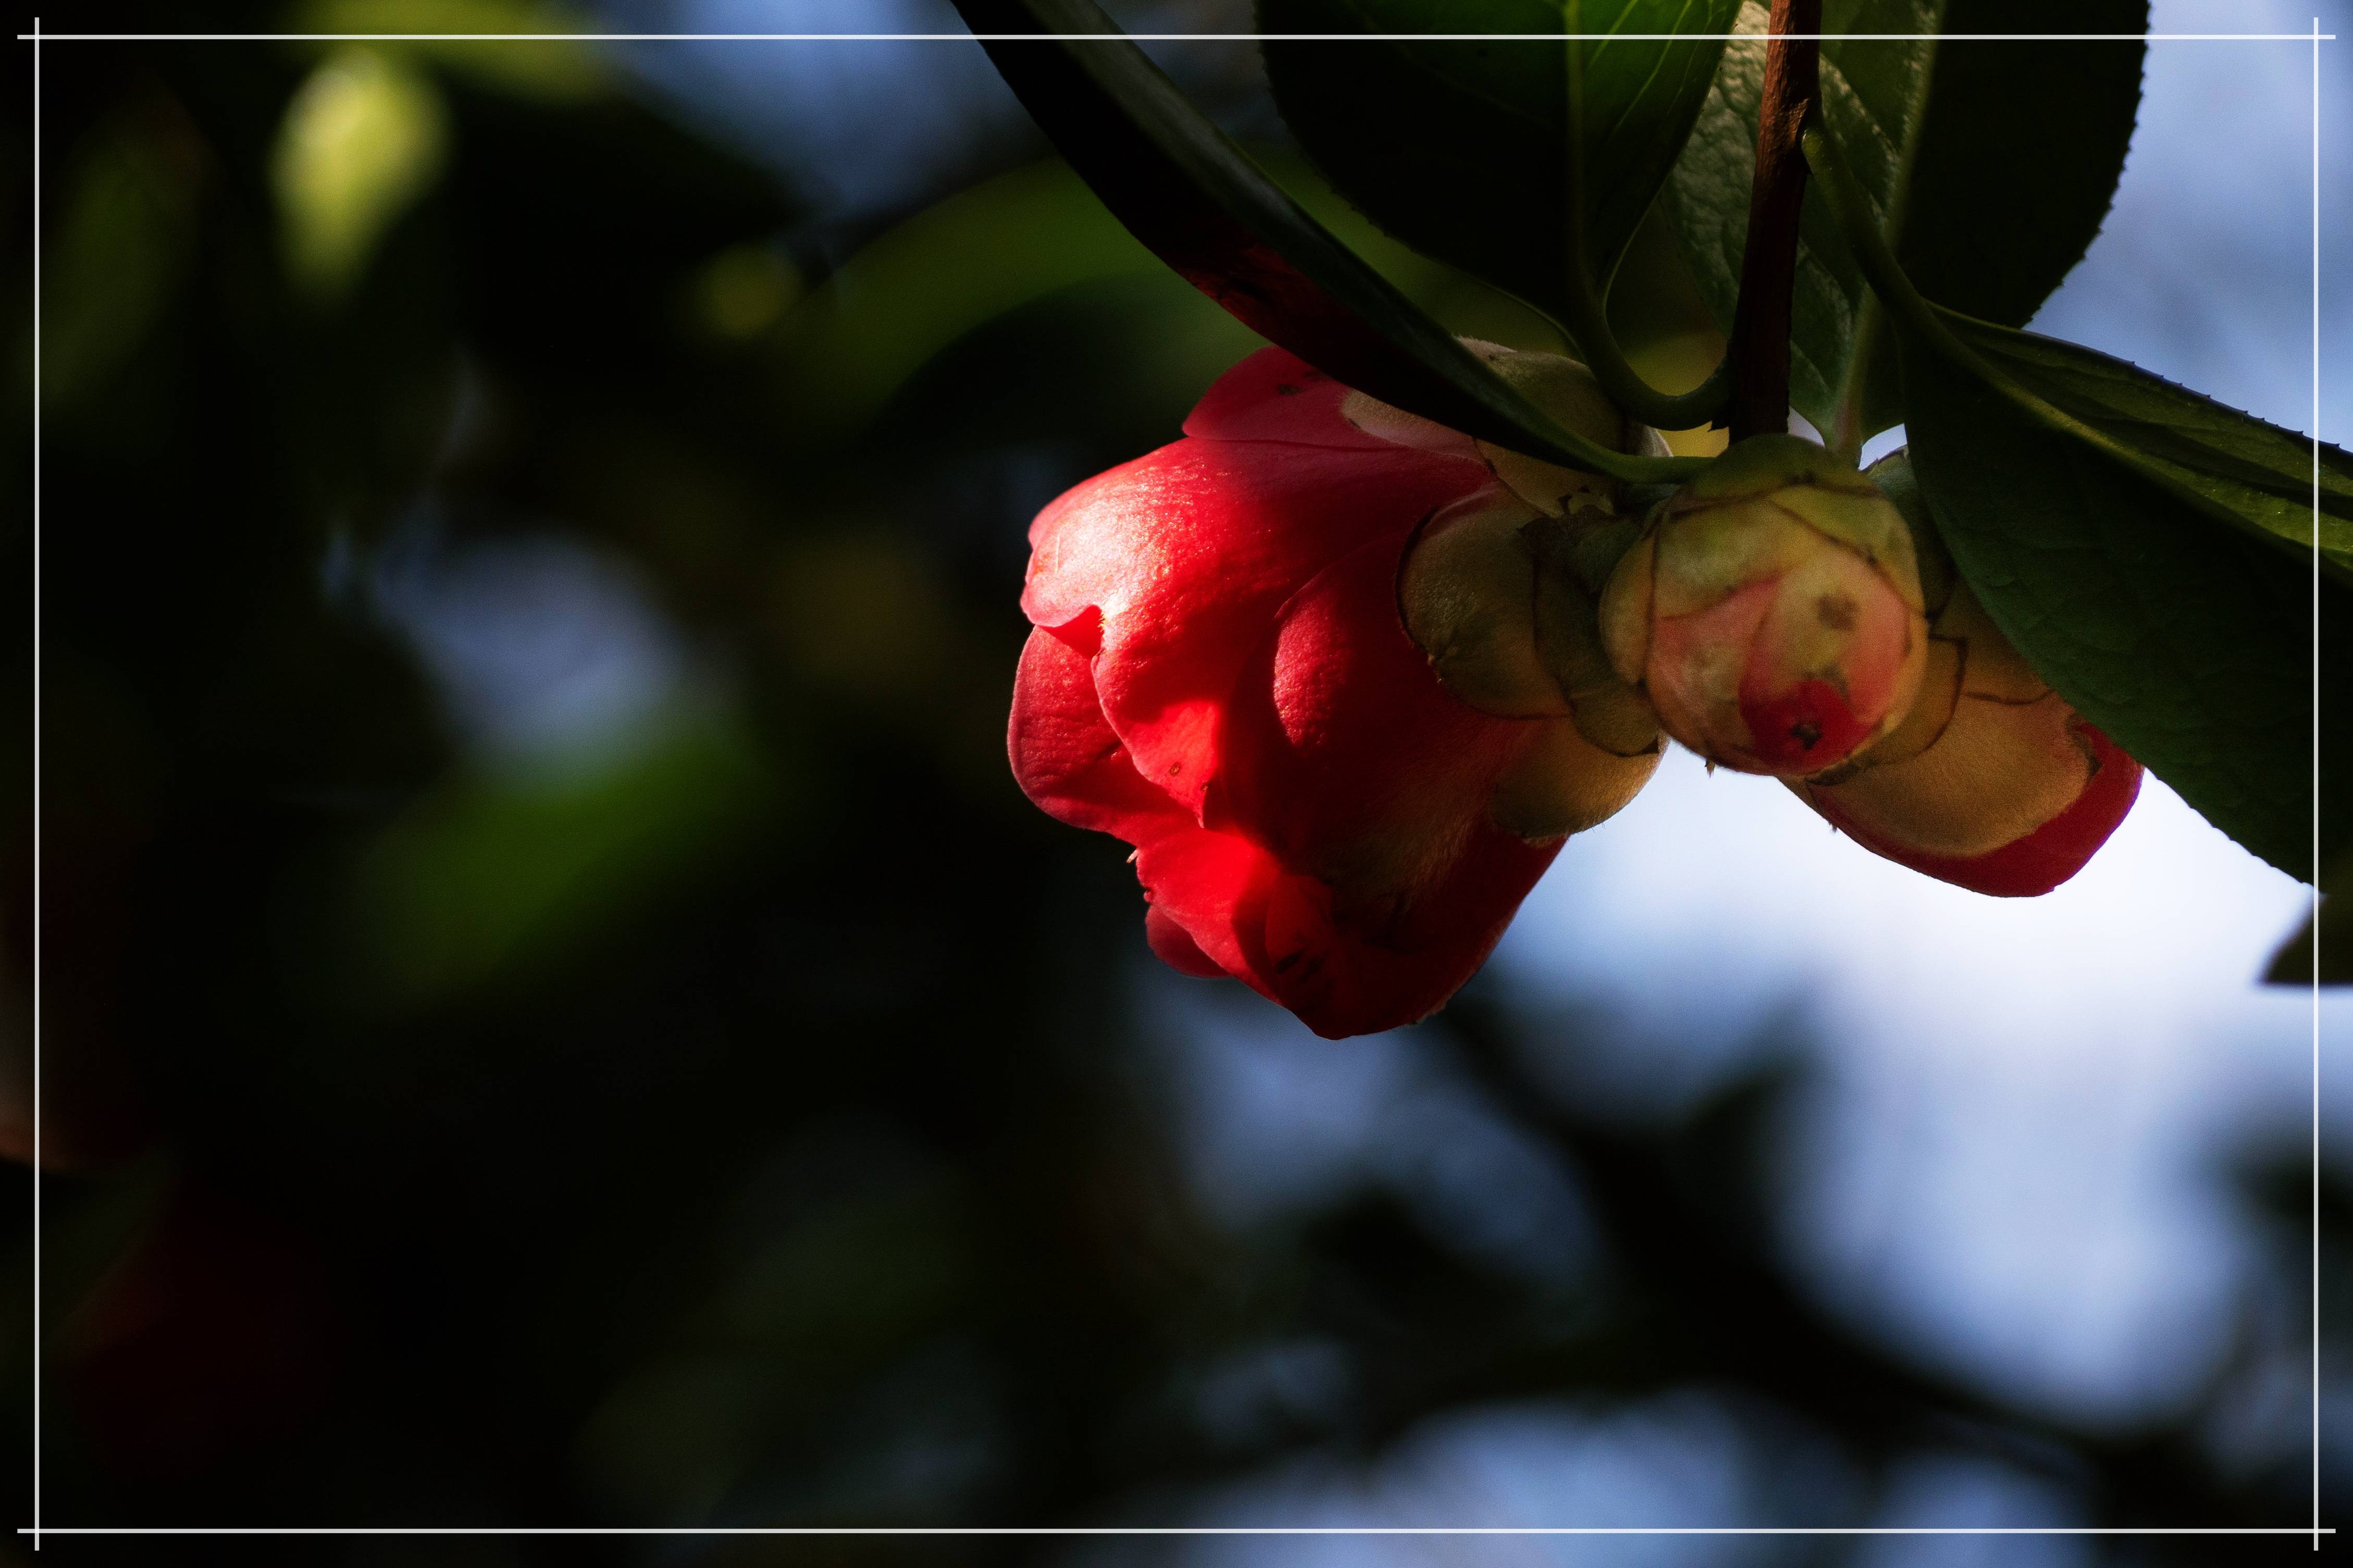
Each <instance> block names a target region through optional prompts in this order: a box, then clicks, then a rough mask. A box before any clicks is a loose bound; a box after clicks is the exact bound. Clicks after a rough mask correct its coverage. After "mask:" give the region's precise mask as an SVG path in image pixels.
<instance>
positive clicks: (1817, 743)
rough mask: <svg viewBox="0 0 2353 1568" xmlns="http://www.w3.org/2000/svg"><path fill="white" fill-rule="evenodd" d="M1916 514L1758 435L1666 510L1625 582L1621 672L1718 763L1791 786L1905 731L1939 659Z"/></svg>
mask: <svg viewBox="0 0 2353 1568" xmlns="http://www.w3.org/2000/svg"><path fill="white" fill-rule="evenodd" d="M1922 611H1923V604H1922V599H1921V594H1920V576H1919V571H1918V567H1917V565H1916V563H1915V560H1914V555H1913V547H1912V539H1911V534H1910V532H1909V531H1908V530H1907V529H1906V528H1905V523H1904V520H1903V518H1902V517H1901V516H1900V515H1899V514H1898V513H1897V512H1896V510H1895V509H1894V506H1893V505H1891V504H1890V503H1889V502H1888V500H1886V498H1885V497H1884V496H1883V495H1881V494H1880V492H1879V490H1878V489H1877V488H1876V487H1874V486H1873V484H1872V482H1871V481H1870V480H1869V479H1865V478H1864V477H1863V476H1862V475H1861V474H1859V473H1857V472H1856V471H1855V470H1854V469H1852V468H1848V467H1846V466H1845V465H1844V464H1842V463H1841V462H1840V461H1839V460H1838V459H1837V458H1832V457H1831V455H1830V454H1829V453H1828V452H1826V451H1824V450H1823V449H1822V448H1821V447H1818V446H1816V445H1814V444H1813V443H1812V442H1810V441H1804V440H1800V439H1799V438H1798V437H1794V436H1757V437H1750V438H1749V439H1747V440H1746V441H1742V442H1740V443H1739V444H1738V445H1736V446H1735V447H1732V448H1731V449H1730V450H1729V451H1727V452H1726V453H1725V455H1724V456H1723V457H1722V458H1718V459H1717V460H1716V462H1715V465H1714V466H1713V467H1711V468H1708V469H1707V470H1706V472H1704V473H1703V474H1702V475H1701V476H1700V477H1699V478H1698V479H1694V480H1693V481H1692V482H1691V483H1690V484H1688V485H1685V486H1684V487H1683V489H1680V490H1678V491H1676V492H1675V494H1673V495H1672V496H1671V497H1669V498H1668V499H1667V500H1664V501H1662V502H1661V503H1660V504H1659V506H1658V508H1657V509H1656V510H1654V511H1653V512H1652V514H1651V521H1650V524H1649V526H1648V528H1647V529H1646V530H1645V531H1644V532H1643V535H1642V537H1641V539H1640V540H1639V541H1638V542H1636V543H1635V545H1634V547H1633V548H1632V549H1630V550H1629V551H1628V552H1626V555H1625V557H1624V559H1623V560H1621V561H1620V563H1618V566H1617V569H1616V570H1615V571H1614V572H1613V573H1612V574H1611V575H1610V578H1609V585H1608V588H1607V590H1606V592H1605V593H1604V595H1602V601H1601V606H1600V625H1601V631H1602V636H1603V639H1604V642H1605V644H1606V646H1607V647H1608V649H1609V660H1610V663H1611V665H1612V666H1613V667H1614V668H1616V670H1617V673H1618V674H1619V676H1620V678H1621V679H1625V680H1627V681H1629V682H1630V683H1632V684H1634V685H1636V686H1638V687H1639V688H1641V690H1642V691H1643V693H1644V694H1645V695H1646V696H1648V697H1649V699H1650V701H1651V707H1652V708H1653V709H1654V710H1656V711H1657V713H1658V716H1659V722H1660V723H1661V724H1662V726H1664V728H1665V730H1666V731H1667V733H1669V734H1670V735H1672V736H1673V737H1674V738H1675V739H1676V740H1678V741H1681V742H1683V744H1684V745H1686V746H1689V747H1690V748H1691V749H1692V750H1693V751H1694V752H1699V753H1700V755H1702V756H1704V757H1705V758H1707V759H1708V760H1709V761H1710V762H1714V763H1722V764H1724V765H1725V766H1726V767H1731V768H1736V769H1739V770H1741V771H1742V772H1745V773H1775V774H1779V775H1782V776H1785V777H1788V776H1798V775H1803V774H1807V773H1819V772H1820V771H1821V770H1823V769H1825V768H1829V767H1832V766H1835V765H1836V764H1838V763H1841V762H1843V761H1844V760H1845V759H1846V758H1847V757H1849V756H1851V755H1852V754H1853V753H1854V752H1856V751H1857V750H1858V749H1859V748H1861V747H1862V746H1865V745H1868V744H1869V743H1870V742H1873V740H1875V739H1877V738H1878V737H1879V736H1880V735H1881V734H1883V733H1884V732H1885V731H1887V730H1888V729H1890V728H1892V727H1893V726H1894V724H1896V723H1897V722H1899V721H1901V720H1902V719H1903V717H1904V713H1905V710H1906V708H1907V707H1908V706H1909V705H1910V703H1911V701H1912V697H1913V693H1914V692H1915V691H1916V690H1917V689H1918V688H1919V684H1920V677H1921V671H1922V668H1923V665H1924V663H1925V660H1926V653H1927V627H1926V621H1925V619H1924V616H1923V614H1922Z"/></svg>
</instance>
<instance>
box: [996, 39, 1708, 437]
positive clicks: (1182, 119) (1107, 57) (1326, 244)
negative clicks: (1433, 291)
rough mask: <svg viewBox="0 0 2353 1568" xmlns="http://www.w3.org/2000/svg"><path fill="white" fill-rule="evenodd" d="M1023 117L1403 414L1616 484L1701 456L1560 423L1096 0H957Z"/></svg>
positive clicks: (1146, 219) (1119, 200)
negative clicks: (1598, 441) (1222, 127)
mask: <svg viewBox="0 0 2353 1568" xmlns="http://www.w3.org/2000/svg"><path fill="white" fill-rule="evenodd" d="M957 9H958V10H959V11H961V12H962V13H963V15H964V18H965V23H966V24H967V25H968V26H971V28H972V29H973V31H974V32H975V33H977V34H992V35H1001V34H1008V33H1034V32H1048V33H1056V34H1071V35H1075V34H1095V35H1103V36H1104V37H1103V41H1101V42H1096V41H1094V40H1093V39H1092V38H1081V39H1076V40H1074V41H1071V42H1060V41H1056V40H1053V39H1044V38H1041V39H1039V40H1038V41H1036V42H1030V41H1028V40H1025V39H1019V38H1014V39H1007V38H1003V37H990V38H985V39H984V41H983V47H986V48H987V50H988V54H989V58H990V59H991V60H992V61H994V62H995V64H996V66H997V70H998V72H999V74H1001V75H1002V76H1003V77H1004V78H1005V80H1006V82H1007V84H1008V86H1010V87H1011V88H1012V89H1013V90H1014V93H1015V94H1016V95H1017V96H1018V98H1019V99H1020V100H1021V102H1022V106H1023V107H1024V108H1026V109H1028V110H1029V113H1030V116H1031V118H1033V119H1035V120H1036V121H1038V123H1039V127H1040V128H1041V129H1043V130H1044V131H1045V132H1046V134H1047V135H1048V136H1049V137H1050V139H1051V140H1052V141H1053V142H1054V144H1055V146H1056V147H1057V148H1058V149H1059V150H1060V152H1061V153H1062V155H1063V156H1064V157H1065V158H1066V159H1068V160H1069V162H1070V164H1071V168H1073V169H1074V170H1076V171H1077V172H1078V174H1079V176H1080V177H1081V178H1082V179H1083V180H1085V181H1086V182H1087V184H1088V185H1089V186H1090V187H1092V189H1093V191H1094V193H1095V194H1096V195H1098V196H1100V197H1102V198H1103V205H1106V206H1108V207H1109V208H1110V209H1111V210H1112V213H1113V216H1116V217H1117V218H1118V219H1119V220H1120V222H1121V223H1123V224H1124V225H1125V226H1127V228H1128V231H1129V232H1130V233H1132V234H1134V236H1135V237H1136V238H1137V239H1139V240H1141V241H1143V243H1144V245H1145V248H1147V249H1149V250H1150V251H1152V252H1153V254H1154V255H1155V256H1157V257H1159V258H1161V260H1163V261H1165V262H1166V263H1167V264H1168V265H1169V266H1170V267H1172V268H1176V272H1177V273H1178V274H1179V275H1180V276H1181V277H1183V278H1184V279H1186V280H1187V282H1189V283H1191V284H1193V286H1194V287H1196V288H1198V289H1200V290H1201V291H1202V292H1203V293H1205V294H1207V295H1208V296H1209V297H1210V298H1211V299H1213V300H1216V301H1217V302H1218V303H1219V305H1221V306H1223V307H1224V308H1225V309H1226V310H1229V311H1230V312H1232V314H1233V315H1234V316H1235V317H1236V318H1237V319H1239V320H1240V321H1241V322H1242V323H1243V324H1244V325H1245V326H1248V327H1249V328H1250V330H1251V331H1255V332H1258V333H1259V334H1260V335H1261V336H1262V337H1265V338H1266V339H1268V340H1269V341H1270V342H1276V343H1280V344H1282V346H1283V347H1284V348H1287V349H1289V350H1291V351H1292V352H1293V353H1296V354H1298V355H1299V356H1300V357H1302V358H1303V359H1305V360H1306V361H1308V363H1311V364H1314V365H1315V366H1316V367H1318V368H1319V369H1321V370H1324V371H1325V372H1327V373H1328V374H1331V375H1333V376H1334V377H1335V378H1336V379H1338V380H1340V381H1342V382H1345V384H1348V385H1350V386H1354V387H1357V388H1360V389H1362V390H1363V391H1366V392H1368V393H1370V394H1372V395H1374V396H1376V397H1378V398H1381V399H1383V400H1384V401H1387V402H1388V403H1392V404H1395V405H1398V407H1400V408H1404V409H1407V410H1409V411H1410V412H1412V413H1415V414H1419V415H1421V416H1424V417H1426V418H1430V419H1434V420H1436V421H1438V422H1439V423H1440V424H1442V425H1446V426H1451V427H1452V428H1454V429H1457V430H1463V431H1468V432H1469V433H1471V434H1472V435H1474V436H1479V437H1484V438H1485V439H1487V440H1490V441H1493V442H1495V443H1496V444H1498V445H1500V446H1504V447H1510V448H1512V449H1513V450H1515V451H1520V452H1525V453H1528V454H1531V455H1533V456H1536V457H1542V458H1549V459H1551V460H1553V461H1555V462H1560V463H1566V464H1569V465H1572V466H1574V467H1577V468H1584V469H1588V470H1593V471H1599V472H1603V473H1609V474H1612V475H1615V476H1617V477H1618V478H1620V479H1655V480H1670V479H1675V478H1679V477H1681V476H1682V475H1683V474H1684V473H1686V472H1688V471H1691V470H1692V469H1694V468H1696V467H1697V465H1696V464H1695V463H1694V461H1693V460H1691V459H1685V458H1629V457H1626V456H1624V455H1622V454H1620V453H1615V452H1611V451H1609V450H1607V449H1605V448H1603V447H1598V446H1596V445H1595V444H1593V443H1592V442H1590V441H1588V440H1586V439H1584V438H1583V437H1579V436H1577V435H1576V434H1575V433H1573V432H1571V431H1568V430H1565V429H1563V428H1562V427H1561V426H1559V424H1558V423H1556V421H1554V420H1553V419H1552V418H1550V417H1549V416H1546V414H1545V413H1544V412H1543V411H1542V410H1541V409H1539V408H1537V407H1536V406H1535V405H1534V404H1532V403H1530V402H1529V401H1528V400H1527V399H1525V397H1523V396H1521V395H1520V394H1519V393H1518V392H1516V391H1515V390H1514V389H1513V388H1512V387H1511V385H1510V384H1507V383H1506V382H1504V380H1503V378H1502V377H1500V376H1498V375H1496V374H1494V373H1493V372H1492V371H1490V370H1489V369H1488V368H1487V366H1486V365H1485V364H1484V363H1482V361H1481V360H1480V359H1479V358H1478V356H1476V355H1475V354H1473V353H1471V351H1470V350H1468V349H1467V348H1465V347H1463V346H1462V344H1461V342H1458V341H1457V340H1456V339H1455V338H1454V337H1453V335H1452V334H1451V333H1450V332H1448V331H1446V329H1445V328H1443V327H1441V326H1440V325H1439V324H1438V323H1437V322H1436V321H1432V320H1430V317H1429V316H1427V315H1426V314H1424V313H1423V312H1422V311H1421V310H1419V308H1418V307H1417V306H1415V305H1414V304H1413V302H1412V301H1411V300H1408V299H1407V298H1406V297H1405V296H1404V295H1403V294H1401V293H1400V292H1398V289H1396V288H1395V287H1394V286H1392V285H1391V284H1390V283H1389V282H1388V280H1387V279H1384V278H1382V277H1381V275H1380V274H1379V273H1378V272H1377V271H1375V270H1374V269H1373V268H1371V267H1370V266H1368V265H1367V264H1366V262H1365V261H1364V260H1363V259H1362V258H1359V257H1358V256H1357V255H1356V253H1355V252H1353V251H1351V250H1350V249H1349V248H1348V247H1346V246H1345V245H1343V244H1342V243H1341V242H1340V241H1339V240H1337V239H1336V238H1335V237H1333V235H1332V234H1331V232H1330V231H1329V230H1328V229H1326V228H1324V226H1323V225H1321V224H1319V223H1317V222H1316V221H1315V219H1314V217H1313V216H1310V215H1309V214H1308V213H1307V212H1306V211H1305V210H1304V209H1303V208H1302V207H1301V206H1300V205H1299V204H1298V203H1296V202H1294V201H1293V200H1292V199H1291V197H1290V196H1288V195H1285V194H1284V192H1283V191H1282V187H1281V186H1279V185H1277V184H1275V183H1274V182H1273V181H1272V180H1271V179H1269V178H1268V177H1267V176H1266V174H1265V173H1264V172H1263V171H1261V169H1259V167H1258V166H1257V165H1256V164H1254V163H1251V162H1250V159H1249V157H1248V156H1247V155H1246V154H1244V153H1242V152H1241V150H1240V148H1238V147H1236V146H1235V145H1234V144H1233V142H1231V141H1229V139H1228V138H1227V137H1226V136H1225V134H1224V133H1223V132H1220V131H1219V130H1218V128H1217V127H1216V126H1215V125H1213V124H1211V123H1210V122H1209V121H1208V119H1207V117H1205V116H1204V115H1203V114H1202V113H1201V112H1200V111H1199V110H1198V109H1196V108H1194V107H1193V105H1192V104H1191V103H1190V102H1189V101H1187V99H1186V98H1185V95H1184V94H1183V93H1181V92H1179V91H1178V90H1177V89H1176V85H1175V84H1174V83H1172V82H1171V81H1169V79H1167V78H1166V76H1164V75H1163V74H1161V72H1160V70H1159V68H1157V67H1156V66H1155V65H1153V63H1152V62H1151V60H1150V59H1148V58H1146V57H1145V54H1144V52H1143V51H1142V50H1140V49H1138V48H1137V47H1135V46H1134V44H1133V43H1130V42H1129V41H1127V40H1126V39H1125V38H1124V37H1120V36H1119V29H1118V28H1117V27H1116V26H1113V23H1112V22H1111V20H1110V18H1108V17H1107V16H1104V15H1103V12H1102V11H1101V10H1100V9H1099V8H1098V7H1097V6H1095V5H1093V4H1092V0H957Z"/></svg>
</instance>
